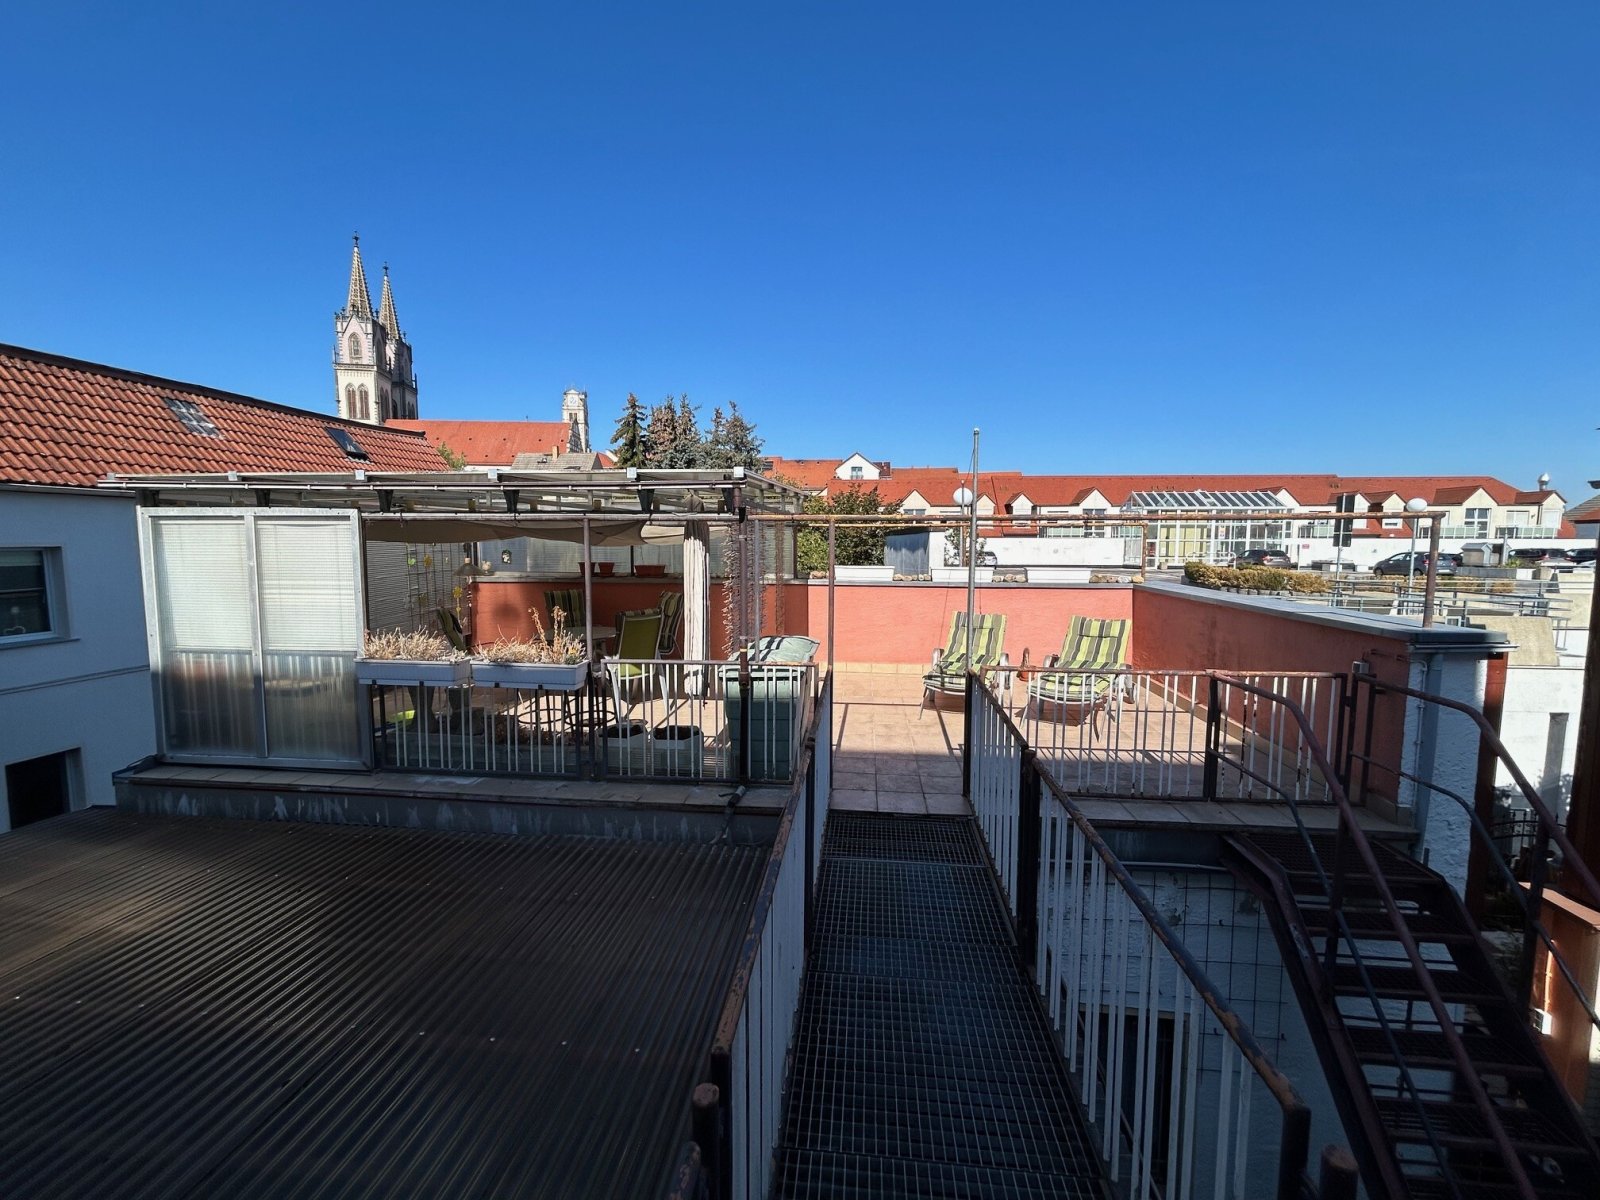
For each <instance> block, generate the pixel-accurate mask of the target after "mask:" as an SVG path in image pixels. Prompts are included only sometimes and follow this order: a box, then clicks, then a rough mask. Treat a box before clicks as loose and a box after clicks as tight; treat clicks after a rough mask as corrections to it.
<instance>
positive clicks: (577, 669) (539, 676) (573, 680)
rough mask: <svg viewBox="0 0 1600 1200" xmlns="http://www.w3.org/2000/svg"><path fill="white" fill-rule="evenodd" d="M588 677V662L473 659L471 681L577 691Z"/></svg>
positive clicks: (520, 687) (553, 690)
mask: <svg viewBox="0 0 1600 1200" xmlns="http://www.w3.org/2000/svg"><path fill="white" fill-rule="evenodd" d="M588 678H589V664H588V663H586V662H581V663H572V664H570V665H569V664H566V663H496V662H485V661H483V660H482V659H473V660H472V682H473V684H474V686H476V687H494V688H517V689H520V690H523V691H532V690H533V689H535V688H543V689H544V690H545V691H547V692H575V691H577V690H578V689H579V688H581V687H582V686H583V684H584V681H585V680H587V679H588Z"/></svg>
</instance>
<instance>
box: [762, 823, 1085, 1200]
mask: <svg viewBox="0 0 1600 1200" xmlns="http://www.w3.org/2000/svg"><path fill="white" fill-rule="evenodd" d="M811 953H812V957H811V960H810V966H809V968H808V971H807V976H806V985H805V990H804V994H803V995H802V997H801V1000H800V1013H799V1016H798V1019H797V1026H796V1031H795V1046H794V1064H793V1068H792V1074H791V1084H790V1090H789V1096H788V1103H787V1107H786V1111H785V1126H784V1134H783V1140H782V1143H781V1144H780V1146H779V1150H778V1168H779V1179H778V1185H777V1194H778V1195H779V1196H782V1197H811V1196H828V1197H851V1196H861V1197H869V1196H870V1197H888V1196H929V1197H931V1196H939V1197H961V1196H973V1197H977V1196H982V1197H1024V1198H1031V1197H1046V1196H1052V1197H1099V1196H1102V1195H1104V1194H1105V1193H1104V1189H1103V1185H1102V1183H1101V1179H1102V1172H1101V1168H1100V1165H1099V1160H1098V1158H1097V1157H1096V1154H1095V1151H1094V1149H1093V1148H1092V1146H1091V1143H1090V1140H1089V1136H1088V1134H1087V1132H1086V1130H1085V1127H1084V1124H1083V1120H1082V1118H1081V1116H1080V1114H1079V1112H1078V1108H1077V1102H1076V1100H1075V1099H1074V1098H1073V1096H1072V1093H1071V1091H1070V1088H1069V1086H1068V1083H1067V1078H1066V1072H1065V1070H1064V1068H1063V1067H1062V1065H1061V1059H1060V1055H1059V1053H1058V1051H1057V1049H1056V1045H1055V1041H1054V1039H1053V1038H1052V1036H1051V1033H1050V1029H1049V1025H1048V1023H1047V1022H1046V1020H1045V1019H1044V1017H1043V1016H1042V1015H1041V1014H1040V1011H1039V1008H1038V1005H1037V1002H1036V1001H1035V1000H1034V998H1033V996H1032V994H1031V992H1030V989H1029V987H1028V984H1027V981H1026V980H1025V979H1024V978H1023V976H1022V975H1021V974H1020V973H1019V971H1018V969H1017V963H1016V955H1015V949H1014V944H1013V942H1012V937H1011V929H1010V925H1009V922H1008V921H1007V919H1006V913H1005V910H1004V908H1003V907H1002V904H1001V900H1000V897H999V893H998V892H997V890H996V888H995V885H994V882H993V879H992V876H991V874H990V872H989V868H988V866H987V864H986V862H985V859H984V856H983V854H982V851H981V849H980V846H979V843H978V835H977V831H976V830H975V829H974V828H973V825H972V823H971V821H970V820H969V819H967V818H964V817H911V816H897V815H896V816H891V815H876V814H870V813H853V812H838V811H835V812H834V813H832V814H831V815H830V817H829V819H828V832H827V837H826V839H825V841H824V843H823V852H822V881H821V889H820V892H819V894H818V899H817V911H816V928H815V934H814V941H813V944H812V948H811Z"/></svg>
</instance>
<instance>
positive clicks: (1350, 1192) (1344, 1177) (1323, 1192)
mask: <svg viewBox="0 0 1600 1200" xmlns="http://www.w3.org/2000/svg"><path fill="white" fill-rule="evenodd" d="M1356 1180H1357V1175H1356V1160H1355V1158H1354V1157H1352V1155H1351V1154H1350V1151H1348V1150H1346V1149H1345V1148H1344V1147H1343V1146H1324V1147H1323V1148H1322V1173H1321V1178H1320V1179H1319V1180H1318V1181H1317V1194H1318V1196H1319V1197H1321V1200H1356Z"/></svg>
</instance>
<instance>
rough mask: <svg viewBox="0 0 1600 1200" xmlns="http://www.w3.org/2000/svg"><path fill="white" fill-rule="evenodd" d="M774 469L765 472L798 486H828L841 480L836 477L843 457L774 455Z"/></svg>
mask: <svg viewBox="0 0 1600 1200" xmlns="http://www.w3.org/2000/svg"><path fill="white" fill-rule="evenodd" d="M771 461H772V469H771V470H770V471H765V472H763V474H765V475H767V476H769V477H771V478H774V479H785V480H787V481H789V482H790V483H792V484H794V485H795V486H796V487H803V488H826V487H828V486H830V485H832V484H835V483H839V482H841V481H840V480H838V479H836V478H834V474H833V473H834V472H835V471H837V470H838V469H839V464H840V463H842V462H843V461H844V460H843V459H842V458H778V457H776V456H773V457H772V459H771Z"/></svg>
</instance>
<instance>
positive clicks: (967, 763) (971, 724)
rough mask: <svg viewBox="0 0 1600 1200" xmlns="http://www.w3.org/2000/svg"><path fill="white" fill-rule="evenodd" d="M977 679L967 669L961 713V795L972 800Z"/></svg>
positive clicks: (970, 670) (969, 669)
mask: <svg viewBox="0 0 1600 1200" xmlns="http://www.w3.org/2000/svg"><path fill="white" fill-rule="evenodd" d="M977 682H978V677H977V676H976V675H974V674H973V673H972V668H971V667H970V666H969V667H968V668H967V699H966V703H965V704H964V705H963V706H962V713H961V794H962V795H963V796H965V797H966V798H967V800H968V801H969V802H970V801H971V800H972V731H973V730H974V729H976V728H977V721H976V718H975V716H974V714H973V711H972V710H973V704H974V702H975V701H976V699H977V695H978V688H977Z"/></svg>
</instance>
